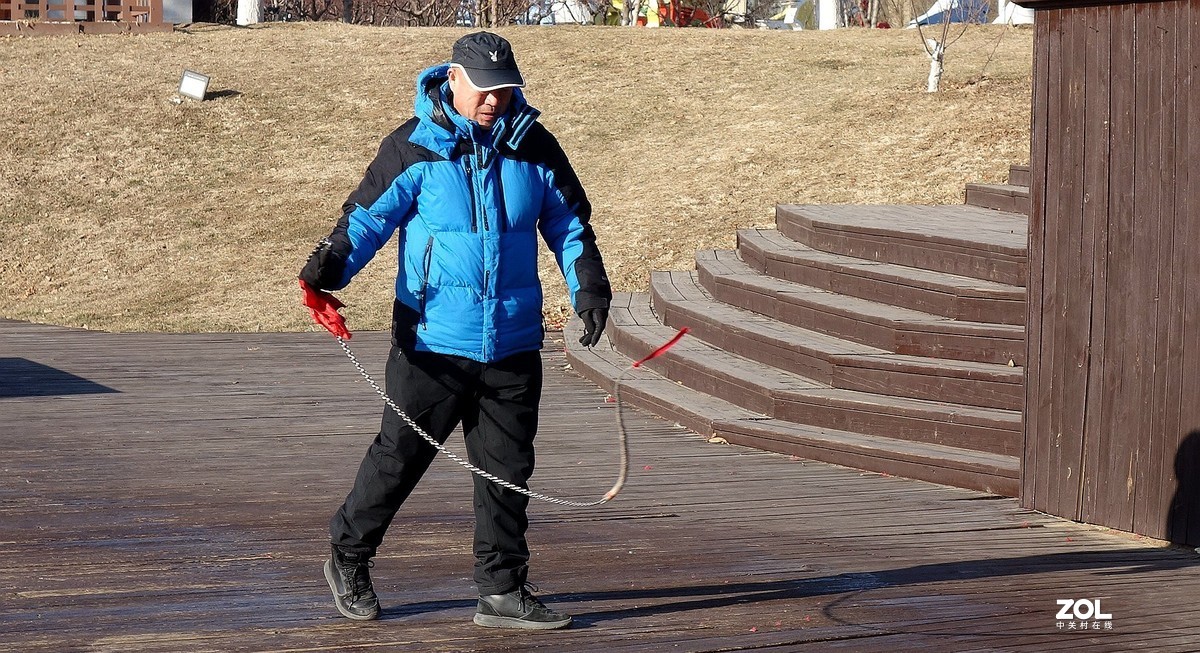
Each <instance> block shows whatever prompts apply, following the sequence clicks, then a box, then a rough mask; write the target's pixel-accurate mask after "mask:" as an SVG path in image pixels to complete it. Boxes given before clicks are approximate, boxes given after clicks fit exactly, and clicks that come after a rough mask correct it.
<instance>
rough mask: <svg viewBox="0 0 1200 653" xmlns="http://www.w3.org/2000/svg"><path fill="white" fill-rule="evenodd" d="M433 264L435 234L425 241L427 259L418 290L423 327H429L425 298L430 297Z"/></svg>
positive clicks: (418, 302)
mask: <svg viewBox="0 0 1200 653" xmlns="http://www.w3.org/2000/svg"><path fill="white" fill-rule="evenodd" d="M432 265H433V236H432V235H431V236H430V237H429V240H428V241H426V243H425V260H424V262H423V263H422V269H423V272H422V274H421V289H420V290H419V291H418V292H417V311H418V312H420V314H421V317H420V324H421V328H422V329H425V328H428V325H427V324H426V320H425V300H426V299H427V298H428V297H429V268H430V266H432Z"/></svg>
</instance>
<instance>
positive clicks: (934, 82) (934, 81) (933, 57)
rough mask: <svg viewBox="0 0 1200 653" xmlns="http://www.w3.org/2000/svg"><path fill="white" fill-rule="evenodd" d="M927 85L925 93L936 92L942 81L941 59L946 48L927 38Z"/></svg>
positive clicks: (944, 54)
mask: <svg viewBox="0 0 1200 653" xmlns="http://www.w3.org/2000/svg"><path fill="white" fill-rule="evenodd" d="M928 43H929V49H930V53H929V85H928V86H927V87H926V88H925V91H926V92H927V93H937V92H938V87H939V86H941V83H942V60H943V58H944V57H945V56H946V48H945V47H944V46H943V45H942V44H941V43H939V42H937V41H934V40H933V39H929V42H928Z"/></svg>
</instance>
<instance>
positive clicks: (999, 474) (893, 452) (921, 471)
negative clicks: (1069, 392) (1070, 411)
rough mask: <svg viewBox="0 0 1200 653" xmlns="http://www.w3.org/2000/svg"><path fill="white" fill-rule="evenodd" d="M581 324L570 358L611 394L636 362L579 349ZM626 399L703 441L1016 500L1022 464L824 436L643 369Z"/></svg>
mask: <svg viewBox="0 0 1200 653" xmlns="http://www.w3.org/2000/svg"><path fill="white" fill-rule="evenodd" d="M581 332H582V325H581V324H580V322H579V320H578V318H575V319H572V320H571V321H570V322H569V323H568V324H567V327H566V329H565V335H566V342H567V344H568V347H567V358H568V360H570V362H571V364H572V366H573V367H574V368H575V370H576V371H577V372H579V373H580V374H582V375H583V376H585V377H587V378H589V379H591V380H592V381H594V382H596V383H598V384H599V385H601V386H602V387H604V388H606V389H608V390H609V391H610V392H611V391H612V389H613V386H614V380H615V379H616V377H617V375H619V374H621V372H622V371H623V370H625V369H626V368H628V366H629V361H630V359H629V358H627V357H625V356H623V355H621V354H619V353H618V352H616V351H613V350H612V349H611V345H610V343H609V342H608V340H607V337H606V336H604V337H602V338H601V342H600V343H599V344H598V345H597V346H596V347H595V348H593V349H587V348H583V347H580V346H578V345H575V344H574V343H575V342H576V339H577V337H578V335H579V334H580V333H581ZM621 398H622V401H623V402H626V403H628V404H629V405H633V406H638V407H641V408H645V409H648V410H650V411H651V412H654V413H656V414H658V415H659V416H661V417H664V418H666V419H668V420H672V421H675V422H677V423H679V424H681V425H683V426H685V427H687V428H689V429H691V430H693V431H695V432H697V433H699V434H701V435H703V436H706V437H711V436H714V435H715V436H719V437H721V438H723V439H725V440H726V441H728V442H730V443H732V444H740V445H744V446H749V447H754V448H758V449H764V450H767V451H775V452H778V453H784V454H791V455H795V456H800V457H804V458H809V459H812V460H819V461H824V462H830V463H834V464H839V465H846V466H849V467H854V468H857V469H864V470H869V471H875V472H880V473H884V474H892V475H896V476H904V477H908V478H914V479H918V480H925V481H931V482H934V483H943V484H947V485H953V486H957V487H964V488H970V489H975V490H980V491H984V492H991V493H994V494H1000V495H1004V496H1016V493H1017V485H1018V480H1017V479H1018V474H1017V469H1018V467H1017V462H1018V461H1017V458H1016V457H1015V456H1003V455H996V454H986V453H981V452H977V451H968V450H964V449H960V448H957V447H950V446H945V445H938V444H928V443H920V442H910V441H905V440H897V439H893V438H886V437H880V436H868V435H862V434H858V433H851V432H847V431H839V430H835V429H821V428H815V427H810V426H804V425H800V424H793V423H790V422H784V421H782V420H778V419H770V418H766V417H765V416H763V415H760V414H756V413H754V412H752V411H747V410H745V409H742V408H740V407H738V406H735V405H733V404H730V403H729V402H726V401H723V400H721V399H718V398H716V397H713V396H711V395H708V394H704V393H701V392H697V391H695V390H691V389H689V388H686V387H683V386H681V385H679V384H676V383H674V382H672V381H670V380H669V379H666V378H664V377H662V376H661V375H658V374H656V373H655V372H653V371H650V370H647V369H644V368H638V369H636V370H634V372H633V373H632V374H631V375H630V376H629V377H627V378H626V379H625V380H623V381H622V383H621Z"/></svg>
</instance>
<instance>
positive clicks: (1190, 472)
mask: <svg viewBox="0 0 1200 653" xmlns="http://www.w3.org/2000/svg"><path fill="white" fill-rule="evenodd" d="M1188 14H1189V15H1188V19H1187V24H1188V30H1189V32H1188V38H1187V39H1186V42H1187V43H1188V44H1189V45H1188V48H1189V52H1188V54H1189V56H1188V64H1187V65H1188V76H1187V78H1186V79H1187V104H1186V111H1179V112H1177V115H1179V116H1186V120H1187V122H1186V124H1187V129H1185V130H1183V131H1182V132H1180V133H1182V134H1187V135H1188V141H1187V148H1186V149H1181V152H1185V151H1186V153H1187V155H1186V156H1180V157H1179V159H1178V160H1179V161H1180V162H1181V163H1184V164H1185V165H1184V168H1183V174H1181V175H1179V178H1180V185H1179V188H1181V189H1182V191H1181V193H1180V194H1181V200H1182V202H1181V203H1180V205H1179V207H1178V208H1179V210H1180V212H1181V214H1182V215H1183V216H1185V221H1184V222H1185V225H1186V233H1187V243H1188V245H1189V246H1191V247H1195V245H1196V244H1197V243H1200V220H1197V219H1196V213H1197V211H1200V169H1198V168H1197V166H1198V165H1200V164H1197V163H1196V160H1197V159H1198V158H1200V138H1198V137H1196V136H1192V135H1193V134H1196V133H1197V130H1200V46H1197V45H1195V40H1196V39H1197V38H1200V7H1197V6H1196V3H1194V2H1192V3H1189V4H1188ZM1184 270H1185V280H1184V291H1185V296H1186V297H1187V298H1188V303H1187V308H1186V311H1185V315H1184V326H1183V333H1184V343H1183V348H1184V349H1183V368H1184V369H1185V370H1192V369H1196V368H1195V367H1194V364H1195V363H1196V362H1200V360H1198V359H1197V358H1196V357H1197V356H1198V355H1200V319H1198V318H1200V315H1198V314H1200V301H1197V299H1196V298H1197V297H1200V257H1196V256H1188V257H1187V259H1186V265H1185V267H1184ZM1183 380H1184V385H1183V389H1182V393H1183V395H1184V396H1185V397H1192V396H1195V394H1194V393H1195V392H1197V391H1200V387H1198V386H1197V377H1196V375H1195V374H1186V375H1185V376H1184V379H1183ZM1197 404H1198V402H1194V401H1183V402H1180V426H1181V427H1182V428H1181V429H1180V432H1181V435H1182V434H1183V433H1185V432H1186V433H1187V435H1185V436H1183V437H1184V440H1183V444H1181V446H1180V449H1179V452H1178V453H1177V454H1176V461H1177V462H1176V469H1177V470H1178V471H1177V473H1178V474H1181V475H1185V477H1186V478H1188V479H1189V480H1191V483H1193V484H1194V483H1196V482H1197V479H1200V451H1198V449H1197V448H1195V447H1197V444H1200V405H1197ZM1188 453H1191V454H1192V455H1190V456H1189V455H1187V454H1188ZM1187 490H1194V491H1193V492H1192V493H1191V494H1182V493H1183V492H1186V491H1187ZM1176 491H1177V492H1180V493H1181V494H1180V495H1178V496H1182V497H1187V498H1188V499H1189V500H1188V501H1187V503H1188V504H1190V505H1188V506H1187V507H1186V508H1176V510H1177V511H1178V512H1183V513H1184V514H1185V515H1186V526H1187V530H1186V531H1184V530H1183V528H1182V527H1181V525H1180V524H1179V523H1178V522H1175V523H1174V524H1173V529H1172V540H1173V541H1176V542H1179V541H1186V542H1200V501H1196V500H1195V499H1194V497H1196V496H1200V487H1197V486H1196V485H1191V486H1190V487H1189V486H1188V485H1185V484H1183V483H1180V484H1179V485H1178V486H1177V490H1176ZM1172 505H1175V506H1178V505H1180V504H1179V503H1176V502H1173V504H1172ZM1185 533H1186V534H1185Z"/></svg>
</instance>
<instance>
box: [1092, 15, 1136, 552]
mask: <svg viewBox="0 0 1200 653" xmlns="http://www.w3.org/2000/svg"><path fill="white" fill-rule="evenodd" d="M1111 17H1112V32H1113V36H1112V51H1111V52H1112V54H1111V63H1110V66H1111V71H1112V80H1113V83H1112V86H1111V92H1112V102H1111V107H1112V116H1111V118H1110V120H1111V127H1110V132H1109V133H1110V135H1111V144H1110V147H1109V151H1110V158H1111V161H1110V164H1109V170H1110V173H1109V197H1108V207H1109V209H1108V213H1109V217H1108V234H1107V238H1108V251H1110V252H1123V254H1122V255H1121V256H1110V257H1108V260H1107V261H1108V264H1107V268H1106V269H1107V282H1108V284H1107V285H1108V287H1109V288H1112V289H1114V290H1113V291H1112V292H1108V293H1107V294H1106V296H1105V306H1104V312H1105V316H1104V320H1105V325H1104V332H1103V338H1104V341H1103V351H1104V357H1103V358H1102V359H1098V360H1097V362H1096V363H1095V364H1097V365H1100V366H1102V368H1101V370H1100V375H1101V376H1100V382H1099V386H1098V388H1097V389H1096V391H1095V392H1096V394H1098V396H1099V401H1100V405H1099V417H1098V419H1097V421H1096V428H1097V429H1098V436H1099V437H1098V447H1099V449H1100V458H1099V461H1100V463H1101V466H1100V467H1099V468H1097V477H1098V492H1097V497H1098V505H1099V506H1102V510H1103V511H1104V514H1105V515H1106V517H1105V523H1107V524H1110V525H1114V526H1116V525H1117V524H1125V525H1126V527H1127V528H1128V527H1131V526H1132V525H1133V505H1132V504H1133V501H1132V487H1133V467H1134V456H1135V450H1136V442H1135V440H1136V437H1137V436H1136V434H1134V433H1132V432H1131V431H1132V429H1131V428H1130V424H1131V423H1133V420H1134V413H1133V410H1134V409H1133V408H1132V407H1131V404H1133V403H1139V402H1140V400H1141V397H1140V396H1137V395H1138V390H1137V389H1136V388H1135V387H1133V382H1134V368H1135V366H1136V365H1137V360H1138V359H1137V355H1136V353H1135V349H1136V344H1135V339H1136V338H1137V337H1138V334H1137V330H1136V329H1133V328H1131V327H1130V324H1131V322H1132V321H1133V319H1134V317H1133V311H1134V310H1135V309H1134V306H1133V304H1132V297H1131V295H1133V294H1136V293H1134V292H1133V290H1132V289H1134V288H1136V287H1137V286H1136V280H1135V278H1134V272H1133V267H1132V266H1133V259H1134V257H1135V256H1136V252H1135V251H1134V247H1135V243H1134V239H1135V238H1136V233H1135V221H1134V206H1135V202H1136V197H1135V193H1134V185H1135V183H1136V181H1137V175H1139V174H1140V173H1139V172H1138V171H1137V169H1136V165H1137V162H1136V160H1135V158H1134V146H1135V140H1136V129H1137V123H1138V122H1139V121H1140V120H1141V115H1140V113H1139V112H1138V109H1139V107H1135V101H1136V96H1137V95H1138V94H1140V93H1142V91H1141V90H1140V89H1136V88H1134V86H1133V84H1131V83H1129V82H1128V81H1127V80H1131V79H1133V75H1134V74H1135V72H1134V66H1135V38H1136V34H1135V28H1136V26H1135V6H1134V5H1120V6H1117V7H1114V8H1113V9H1112V13H1111ZM1131 331H1132V333H1131ZM1100 516H1101V513H1097V514H1096V517H1097V518H1099V517H1100Z"/></svg>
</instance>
